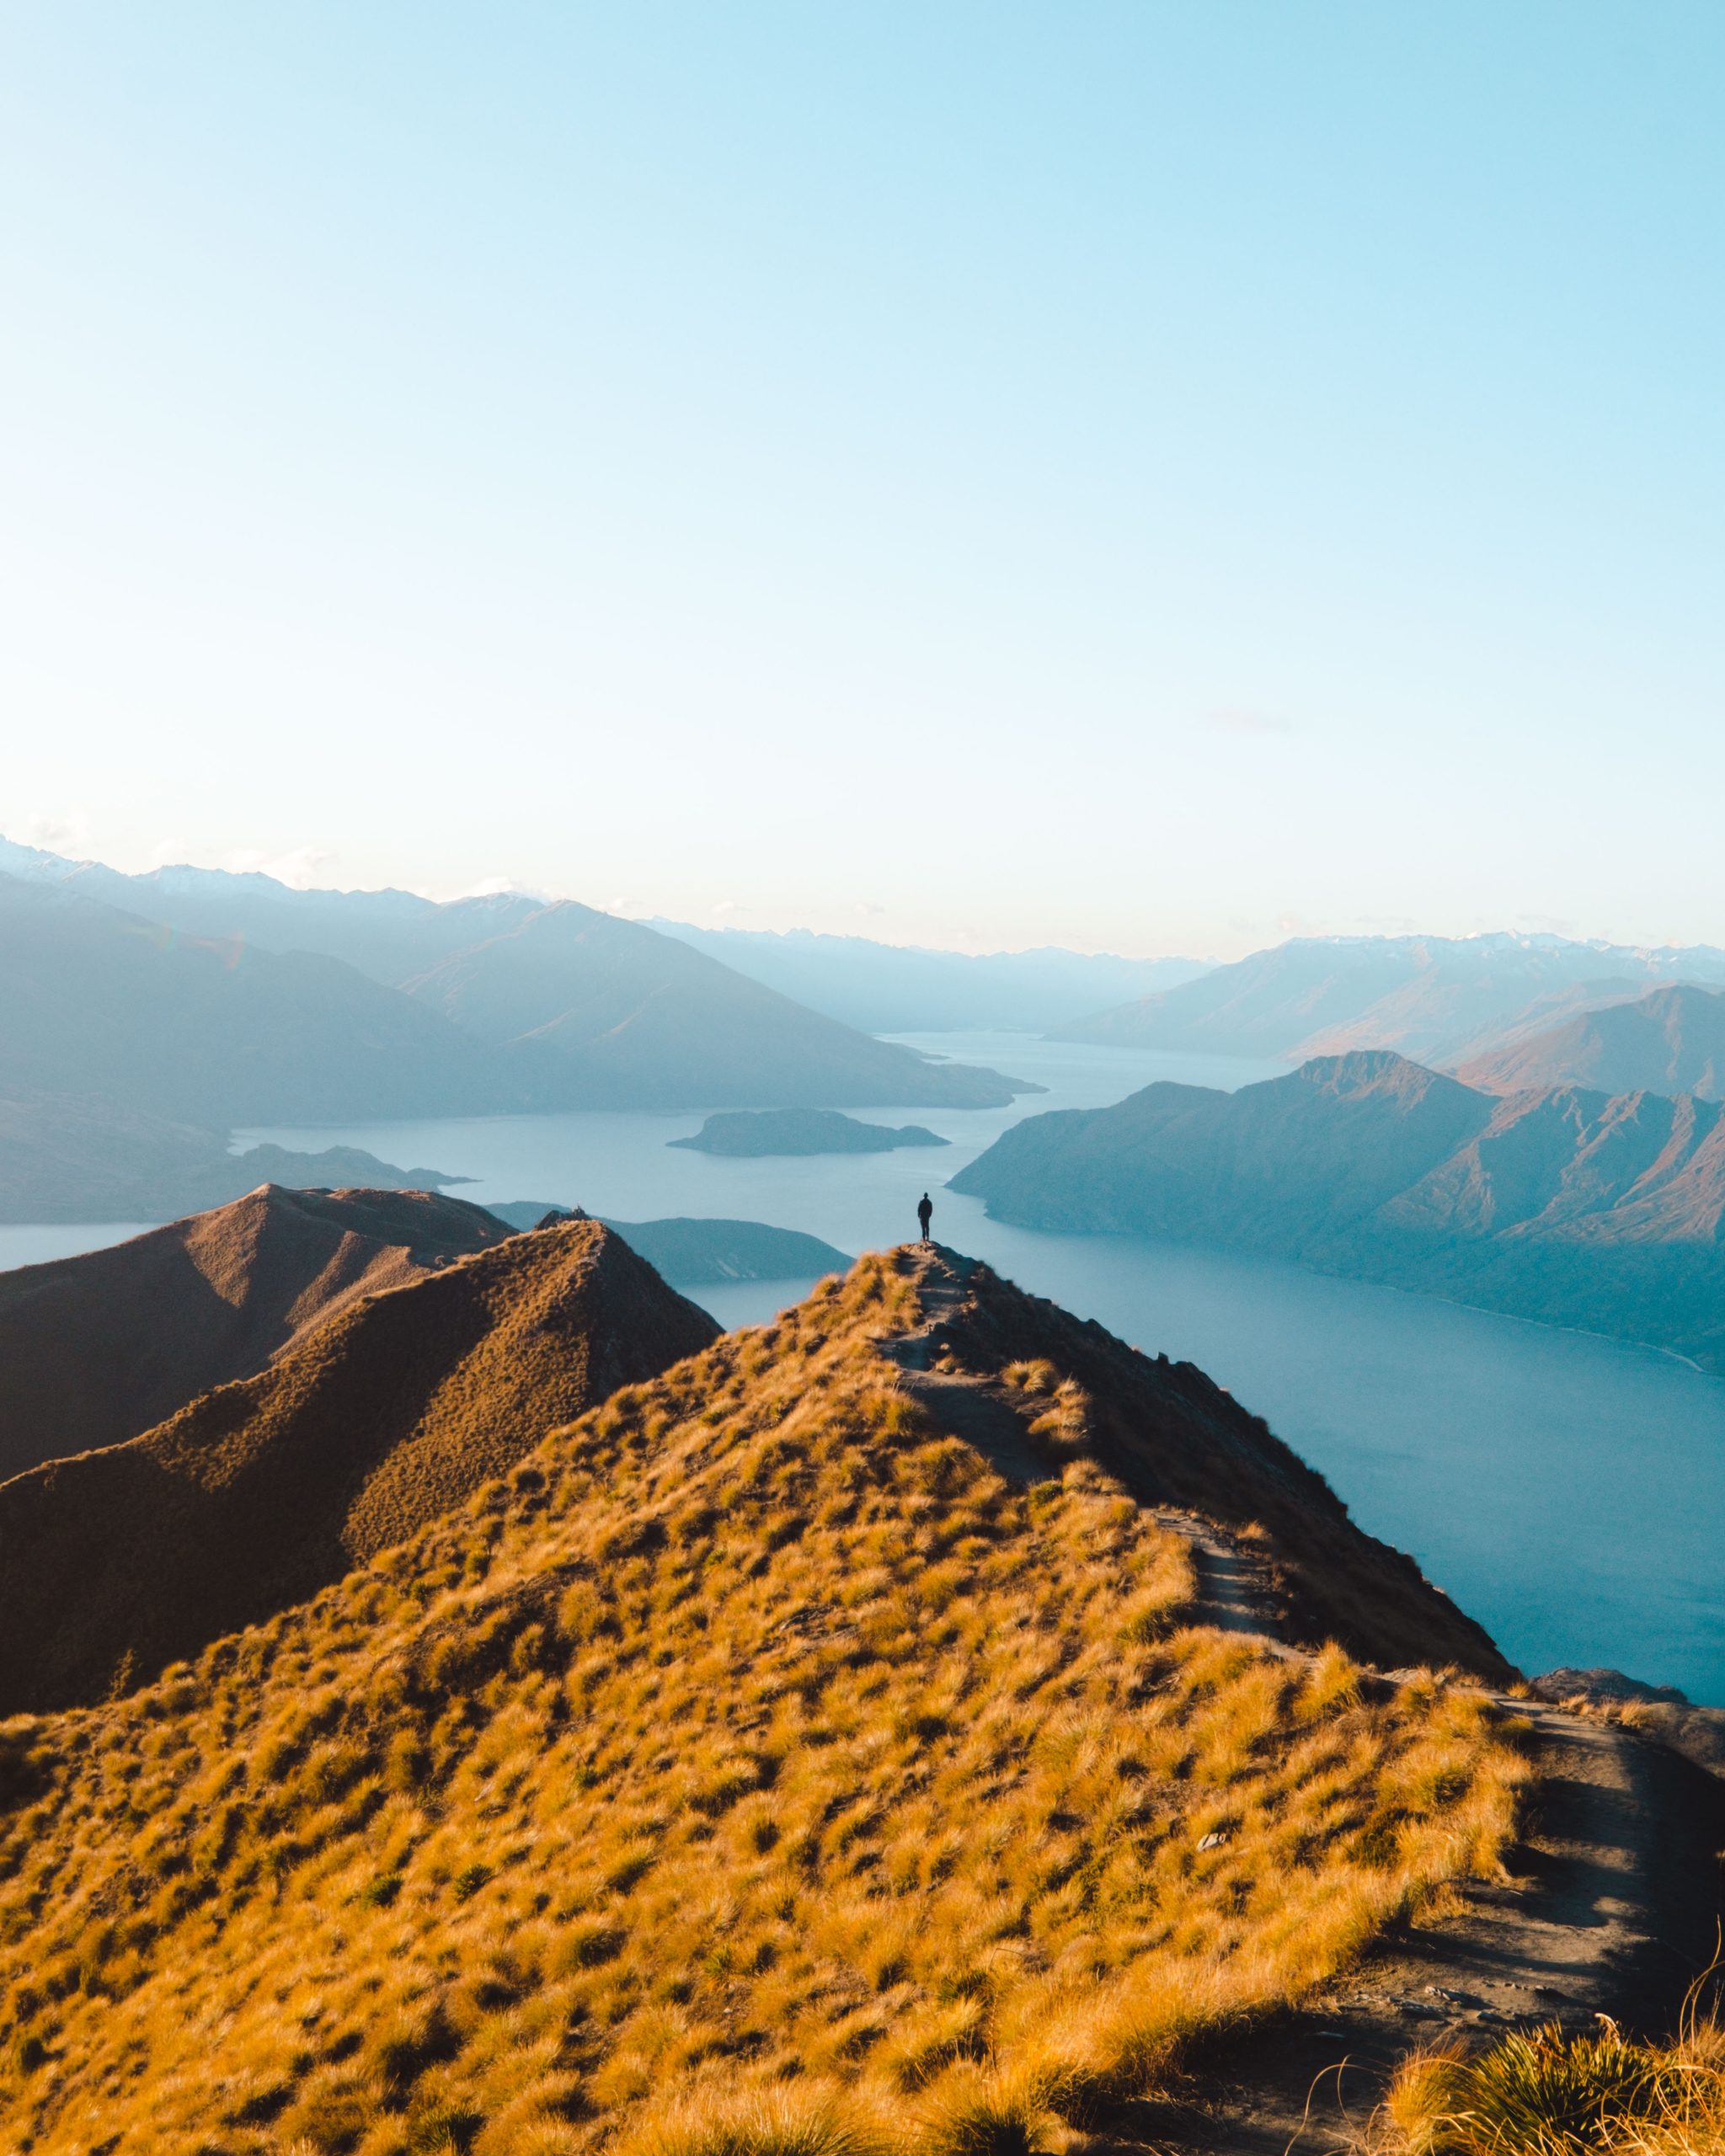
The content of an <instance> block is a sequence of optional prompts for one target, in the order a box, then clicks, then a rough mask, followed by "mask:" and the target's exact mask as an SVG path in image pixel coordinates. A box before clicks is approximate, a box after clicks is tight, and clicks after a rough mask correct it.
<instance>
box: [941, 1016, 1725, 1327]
mask: <svg viewBox="0 0 1725 2156" xmlns="http://www.w3.org/2000/svg"><path fill="white" fill-rule="evenodd" d="M952 1187H953V1189H955V1190H962V1191H964V1192H967V1193H971V1194H973V1195H975V1196H977V1197H980V1198H985V1199H986V1200H987V1201H988V1206H989V1210H990V1211H991V1213H993V1214H996V1217H998V1218H1000V1219H1007V1220H1014V1221H1017V1222H1020V1223H1022V1224H1023V1225H1026V1226H1029V1227H1040V1228H1049V1229H1056V1230H1066V1231H1074V1230H1076V1231H1086V1230H1090V1231H1101V1232H1103V1233H1108V1234H1116V1235H1156V1236H1162V1237H1167V1238H1170V1239H1173V1240H1177V1241H1194V1242H1208V1243H1216V1244H1224V1245H1232V1246H1239V1247H1243V1248H1247V1249H1251V1250H1257V1251H1267V1252H1270V1253H1273V1254H1274V1255H1276V1256H1279V1257H1292V1258H1296V1259H1299V1260H1300V1262H1303V1263H1306V1264H1311V1265H1316V1266H1320V1267H1324V1268H1326V1269H1327V1270H1329V1271H1332V1272H1337V1273H1354V1274H1356V1275H1359V1276H1360V1277H1362V1278H1367V1279H1374V1280H1385V1281H1391V1282H1394V1283H1397V1284H1398V1285H1402V1286H1406V1287H1417V1288H1423V1289H1430V1290H1433V1291H1434V1292H1436V1293H1438V1294H1453V1295H1456V1296H1458V1297H1461V1299H1465V1300H1466V1301H1469V1302H1477V1303H1481V1304H1482V1305H1486V1306H1487V1307H1488V1308H1492V1309H1498V1310H1509V1311H1513V1312H1514V1313H1515V1314H1517V1315H1520V1316H1525V1317H1538V1318H1543V1319H1546V1320H1548V1321H1555V1322H1557V1323H1560V1324H1569V1325H1580V1326H1586V1327H1587V1328H1589V1330H1593V1331H1607V1332H1614V1333H1618V1334H1621V1335H1622V1336H1623V1337H1627V1338H1631V1339H1639V1340H1647V1341H1652V1342H1656V1343H1657V1344H1658V1345H1661V1346H1665V1347H1672V1348H1678V1349H1680V1351H1681V1352H1683V1353H1686V1354H1689V1355H1692V1356H1693V1357H1694V1358H1696V1360H1697V1361H1699V1362H1701V1363H1702V1364H1705V1365H1707V1366H1712V1365H1714V1364H1717V1363H1718V1362H1719V1361H1721V1360H1722V1359H1725V1110H1722V1108H1721V1106H1720V1104H1719V1103H1718V1102H1712V1101H1702V1100H1696V1099H1693V1098H1690V1097H1688V1096H1682V1097H1679V1098H1677V1099H1669V1098H1667V1097H1664V1096H1662V1095H1658V1094H1653V1093H1646V1092H1637V1093H1628V1094H1621V1095H1607V1094H1604V1093H1595V1092H1590V1091H1582V1090H1581V1089H1579V1088H1577V1087H1573V1086H1567V1087H1558V1088H1556V1089H1553V1090H1551V1091H1546V1092H1534V1093H1515V1094H1512V1095H1509V1096H1508V1097H1502V1098H1500V1097H1497V1096H1495V1095H1493V1094H1490V1093H1484V1092H1480V1091H1476V1090H1475V1089H1474V1088H1472V1087H1471V1086H1464V1085H1462V1084H1461V1082H1460V1081H1457V1080H1455V1079H1453V1078H1445V1077H1442V1076H1440V1075H1438V1074H1437V1073H1436V1072H1434V1071H1430V1070H1424V1069H1423V1068H1422V1067H1421V1066H1420V1065H1418V1064H1413V1063H1409V1062H1408V1061H1407V1059H1405V1058H1403V1057H1401V1056H1397V1055H1392V1054H1387V1053H1382V1052H1380V1053H1375V1054H1354V1055H1344V1056H1332V1057H1320V1058H1316V1059H1314V1060H1313V1061H1311V1062H1310V1063H1307V1064H1306V1065H1302V1067H1301V1068H1300V1070H1297V1071H1295V1072H1293V1073H1292V1074H1291V1075H1289V1076H1288V1077H1286V1078H1277V1079H1273V1080H1270V1081H1268V1082H1267V1083H1265V1084H1263V1085H1258V1086H1242V1088H1241V1089H1240V1090H1239V1091H1237V1092H1234V1093H1225V1092H1220V1091H1212V1090H1210V1089H1209V1088H1206V1087H1202V1086H1172V1085H1156V1086H1146V1087H1145V1089H1144V1090H1143V1091H1141V1092H1139V1093H1135V1094H1133V1095H1132V1096H1131V1097H1130V1099H1128V1100H1124V1101H1122V1102H1119V1103H1118V1104H1117V1105H1116V1106H1114V1107H1108V1108H1097V1109H1092V1110H1085V1111H1074V1112H1068V1113H1063V1114H1054V1115H1046V1116H1030V1117H1027V1118H1025V1120H1024V1121H1023V1123H1017V1124H1015V1125H1014V1126H1013V1128H1012V1129H1010V1130H1008V1131H1007V1132H1006V1133H1005V1134H1004V1135H1003V1136H1002V1137H1001V1138H1000V1139H997V1140H996V1143H995V1144H994V1145H992V1146H991V1147H990V1149H989V1150H988V1151H987V1152H985V1154H983V1155H981V1156H980V1159H978V1160H976V1161H973V1162H972V1163H971V1164H970V1166H969V1167H967V1168H965V1169H964V1170H963V1171H961V1172H960V1173H959V1175H957V1176H955V1177H953V1184H952Z"/></svg>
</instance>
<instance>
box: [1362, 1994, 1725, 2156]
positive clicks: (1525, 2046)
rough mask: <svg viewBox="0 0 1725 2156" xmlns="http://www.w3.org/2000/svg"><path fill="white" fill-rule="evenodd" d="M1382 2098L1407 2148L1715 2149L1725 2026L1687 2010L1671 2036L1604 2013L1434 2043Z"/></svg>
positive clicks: (1550, 2155) (1723, 2121) (1486, 2155)
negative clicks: (1606, 2018)
mask: <svg viewBox="0 0 1725 2156" xmlns="http://www.w3.org/2000/svg"><path fill="white" fill-rule="evenodd" d="M1388 2108H1389V2117H1390V2121H1391V2127H1392V2128H1393V2129H1394V2131H1395V2132H1396V2133H1397V2138H1398V2140H1399V2142H1400V2144H1401V2146H1402V2148H1403V2149H1405V2150H1406V2151H1407V2156H1720V2152H1721V2151H1725V2030H1722V2029H1721V2028H1720V2026H1719V2025H1718V2024H1717V2021H1715V2020H1711V2019H1704V2018H1702V2017H1701V2016H1700V2015H1696V2014H1694V2013H1690V2014H1689V2015H1685V2022H1684V2027H1683V2030H1682V2031H1681V2033H1680V2036H1678V2038H1677V2040H1676V2041H1675V2042H1674V2043H1671V2044H1669V2045H1656V2044H1641V2043H1634V2042H1632V2041H1630V2040H1629V2039H1628V2038H1626V2037H1625V2036H1623V2035H1622V2034H1621V2032H1620V2031H1618V2030H1617V2029H1616V2028H1615V2027H1614V2026H1612V2025H1611V2024H1610V2022H1603V2023H1602V2025H1601V2026H1600V2027H1599V2030H1598V2031H1597V2032H1595V2033H1594V2034H1591V2035H1587V2036H1576V2035H1565V2034H1564V2033H1563V2032H1562V2031H1561V2030H1560V2029H1557V2028H1556V2027H1551V2028H1544V2029H1537V2030H1534V2031H1530V2032H1528V2033H1525V2034H1517V2035H1514V2036H1506V2037H1505V2038H1504V2039H1503V2041H1502V2042H1501V2043H1498V2044H1495V2045H1493V2047H1491V2048H1490V2049H1488V2050H1487V2051H1484V2052H1477V2053H1474V2054H1472V2055H1469V2054H1467V2053H1466V2052H1461V2051H1441V2052H1434V2053H1430V2054H1429V2055H1427V2056H1425V2057H1419V2058H1415V2059H1412V2060H1410V2061H1409V2062H1408V2063H1407V2065H1406V2066H1405V2067H1404V2068H1402V2072H1401V2073H1400V2074H1399V2075H1398V2077H1397V2081H1396V2084H1395V2086H1394V2088H1393V2089H1391V2094H1390V2100H1389V2107H1388Z"/></svg>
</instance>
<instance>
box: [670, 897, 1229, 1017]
mask: <svg viewBox="0 0 1725 2156" xmlns="http://www.w3.org/2000/svg"><path fill="white" fill-rule="evenodd" d="M649 925H650V926H652V927H654V928H656V929H658V930H660V932H661V933H662V934H664V935H666V936H675V937H676V938H677V939H678V941H679V942H684V943H689V944H692V945H693V947H695V948H696V949H697V951H704V952H706V953H707V954H708V957H709V958H718V959H721V960H723V961H724V963H725V964H726V965H728V966H729V967H731V968H733V969H734V970H735V971H736V972H738V973H740V974H748V975H749V977H750V979H752V980H758V981H761V982H763V983H764V984H765V985H766V986H767V987H768V988H776V989H777V990H778V991H779V993H780V995H789V996H793V997H794V998H795V999H796V1001H798V1003H806V1004H807V1005H808V1006H809V1009H810V1010H812V1011H825V1013H826V1015H827V1016H828V1017H830V1018H840V1019H842V1020H843V1022H845V1024H846V1025H847V1026H857V1027H861V1029H862V1030H863V1032H864V1033H961V1032H965V1031H969V1030H973V1029H974V1030H976V1031H980V1032H989V1033H1046V1032H1048V1031H1049V1030H1050V1029H1051V1028H1053V1027H1056V1026H1064V1025H1069V1024H1071V1023H1073V1022H1076V1021H1077V1020H1079V1019H1081V1018H1084V1017H1088V1016H1089V1014H1090V1013H1091V1012H1092V1011H1097V1010H1099V1009H1101V1008H1102V1006H1103V1005H1105V1004H1109V1003H1114V1002H1117V1001H1119V1002H1124V1001H1127V1000H1128V999H1129V998H1131V997H1137V996H1144V995H1151V994H1154V993H1156V991H1158V990H1162V989H1168V988H1173V987H1176V986H1178V985H1179V983H1181V982H1182V981H1185V980H1191V979H1195V978H1196V977H1197V975H1199V974H1202V973H1206V972H1208V971H1209V970H1210V967H1209V963H1208V962H1207V961H1206V960H1204V959H1202V958H1114V957H1111V956H1109V955H1108V953H1096V954H1094V955H1091V954H1089V953H1084V952H1081V951H1063V950H1060V949H1058V948H1056V947H1048V948H1045V949H1042V950H1036V951H991V952H988V953H980V954H976V955H972V954H970V953H965V952H960V951H929V950H923V949H921V948H918V947H914V946H904V945H900V944H895V943H876V942H872V941H871V940H870V939H869V938H868V937H863V936H818V935H815V934H814V933H813V932H812V931H810V930H809V929H806V928H795V929H791V930H788V931H784V932H782V933H776V932H773V931H767V930H763V929H752V928H694V927H691V926H690V925H689V924H688V923H687V922H686V921H657V920H655V921H653V922H651V923H650V924H649Z"/></svg>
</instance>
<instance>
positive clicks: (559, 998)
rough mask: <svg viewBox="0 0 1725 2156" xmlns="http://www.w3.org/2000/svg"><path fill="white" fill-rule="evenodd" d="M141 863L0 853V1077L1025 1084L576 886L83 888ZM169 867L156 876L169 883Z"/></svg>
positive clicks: (265, 1106) (618, 1095)
mask: <svg viewBox="0 0 1725 2156" xmlns="http://www.w3.org/2000/svg"><path fill="white" fill-rule="evenodd" d="M263 880H265V881H267V879H263ZM149 881H150V879H148V878H135V879H134V878H115V877H114V876H113V874H112V872H109V871H103V872H102V873H100V875H99V876H95V877H85V876H83V875H75V876H72V877H68V878H58V879H56V878H47V877H45V876H38V877H35V878H31V879H29V880H24V879H20V878H18V877H15V876H8V875H5V874H3V873H0V1094H3V1095H7V1096H11V1097H19V1096H22V1095H48V1094H61V1095H76V1096H79V1097H91V1096H95V1097H107V1098H108V1099H109V1100H110V1101H112V1102H115V1103H119V1104H121V1105H122V1106H123V1107H124V1109H125V1110H126V1112H127V1113H146V1114H149V1115H152V1116H156V1117H160V1118H168V1119H169V1120H172V1121H176V1122H179V1123H188V1124H192V1125H195V1126H198V1127H200V1128H202V1129H206V1130H225V1129H229V1128H231V1127H232V1126H233V1125H235V1124H247V1123H251V1124H257V1123H340V1122H351V1121H360V1120H366V1119H372V1118H401V1117H410V1116H439V1115H457V1114H490V1113H508V1112H517V1113H518V1112H522V1111H526V1110H533V1109H537V1110H545V1109H566V1108H576V1107H646V1108H675V1107H833V1106H837V1105H840V1104H844V1105H846V1106H852V1107H894V1106H902V1107H937V1106H943V1105H944V1106H948V1107H999V1106H1003V1105H1004V1104H1005V1103H1007V1102H1009V1101H1010V1100H1011V1099H1012V1097H1013V1095H1014V1093H1015V1092H1019V1091H1033V1090H1035V1089H1034V1088H1031V1087H1027V1086H1023V1085H1022V1084H1017V1083H1014V1082H1013V1081H1010V1080H1007V1079H1004V1078H1002V1077H1001V1076H1000V1075H999V1074H997V1073H996V1072H994V1071H991V1070H980V1069H975V1068H971V1067H969V1066H968V1065H959V1064H955V1063H943V1062H936V1061H932V1060H930V1059H928V1058H927V1057H924V1056H921V1055H918V1054H914V1053H913V1052H912V1051H911V1049H907V1048H904V1047H900V1046H898V1045H895V1044H894V1043H890V1042H887V1041H879V1040H876V1039H874V1038H872V1037H871V1036H869V1035H868V1034H865V1033H857V1032H855V1031H854V1030H853V1029H852V1028H851V1027H847V1026H845V1025H842V1024H841V1023H840V1022H838V1021H836V1019H832V1018H828V1017H823V1016H821V1015H820V1013H818V1012H816V1011H809V1010H805V1009H804V1007H803V1006H800V1005H798V1004H796V1003H793V1002H792V1001H789V1000H788V998H787V997H784V996H782V995H777V993H775V992H774V991H773V990H771V989H768V988H766V987H763V986H762V985H761V984H760V983H759V982H756V981H753V980H750V979H745V977H744V976H743V975H742V974H736V973H734V972H732V971H731V970H730V969H729V968H727V967H725V966H724V965H722V964H721V963H719V962H718V960H717V959H715V958H709V957H708V956H706V955H705V954H703V953H701V952H698V951H696V950H693V949H691V948H690V947H688V946H686V945H685V944H683V943H680V942H676V941H675V940H674V939H673V938H671V937H665V936H660V935H658V934H655V933H654V931H653V930H651V929H649V928H644V927H642V926H639V925H638V923H636V922H633V921H621V920H618V919H617V918H616V917H615V916H614V915H609V914H603V913H599V912H596V911H595V910H593V909H592V908H590V907H588V906H582V905H575V904H574V903H573V902H572V901H563V902H560V903H558V904H556V905H544V904H542V903H541V902H539V901H537V900H521V899H514V900H510V901H509V902H507V903H505V902H502V901H492V900H477V901H474V900H467V901H461V902H457V904H455V905H451V906H449V907H447V908H446V907H441V906H437V905H432V904H431V902H430V901H429V900H422V899H413V898H411V897H410V895H409V894H404V893H399V892H353V893H307V894H298V893H293V892H289V891H286V889H283V888H282V887H280V886H277V887H275V889H274V891H272V892H271V893H270V894H265V896H264V897H263V898H260V897H259V894H256V893H255V892H254V891H252V890H251V889H250V888H249V886H250V883H251V879H249V878H232V879H227V881H224V880H222V879H218V878H209V879H198V880H196V882H195V896H196V899H197V904H196V905H195V908H193V909H192V913H193V916H194V918H195V919H197V920H199V921H208V922H210V923H212V924H213V923H215V922H218V921H225V922H227V924H228V926H227V927H226V928H225V929H224V930H222V931H221V932H220V933H219V934H217V933H216V932H214V931H213V929H212V930H211V931H209V932H206V933H201V934H194V933H192V932H191V931H190V930H188V929H186V928H184V927H181V926H178V925H177V924H176V922H174V921H162V920H159V919H152V918H150V917H148V916H147V915H143V914H142V913H138V912H132V911H129V910H122V909H120V908H119V907H117V906H115V905H111V904H109V903H108V902H107V901H106V900H105V899H100V898H97V897H93V896H91V895H88V892H89V891H90V890H91V889H96V890H103V891H109V890H112V889H114V887H115V883H119V884H120V885H122V886H124V887H126V889H128V891H129V890H130V888H131V885H132V884H133V883H149ZM230 882H231V883H234V884H238V885H239V886H241V887H242V888H241V889H238V890H237V891H232V890H230V889H228V883H230ZM174 888H175V887H174V886H173V885H171V884H163V885H162V886H160V887H158V895H159V896H160V898H161V899H162V901H163V903H164V904H168V900H169V899H171V897H172V895H173V893H174ZM142 895H143V897H144V899H145V901H146V902H148V901H149V898H150V894H149V893H148V892H146V893H144V894H142ZM168 910H169V911H171V912H173V913H175V914H176V915H180V914H182V913H183V911H184V910H183V909H182V908H180V907H179V906H178V905H168ZM257 910H262V912H263V913H264V915H265V917H266V919H267V921H268V923H269V925H270V930H271V932H272V934H277V935H282V936H291V935H295V934H296V933H297V931H304V934H303V937H302V938H301V940H300V941H299V942H296V943H295V944H294V945H293V946H291V947H286V948H280V949H275V948H271V947H268V946H267V945H265V944H264V942H260V941H259V940H256V939H255V938H254V937H251V936H250V935H249V934H248V931H247V927H246V923H247V921H248V919H249V918H250V917H251V915H252V914H253V913H254V911H257ZM332 925H333V926H332ZM338 931H339V932H338ZM349 931H351V933H350V932H349ZM319 942H321V943H323V944H325V945H328V946H332V947H351V948H353V949H355V950H356V951H358V952H359V953H360V954H361V955H363V956H365V957H366V958H368V959H369V960H370V961H371V962H372V963H378V964H382V965H386V966H399V967H401V968H402V969H403V970H402V971H401V972H400V973H399V974H396V975H393V976H392V977H390V978H387V979H386V978H379V977H376V976H373V975H371V974H367V973H366V972H365V971H363V970H361V969H360V968H359V967H358V966H356V965H355V964H354V963H350V962H349V961H348V960H347V959H346V958H343V957H341V956H339V955H336V954H335V953H334V950H333V949H318V948H307V947H306V945H307V943H311V944H317V943H319Z"/></svg>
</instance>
